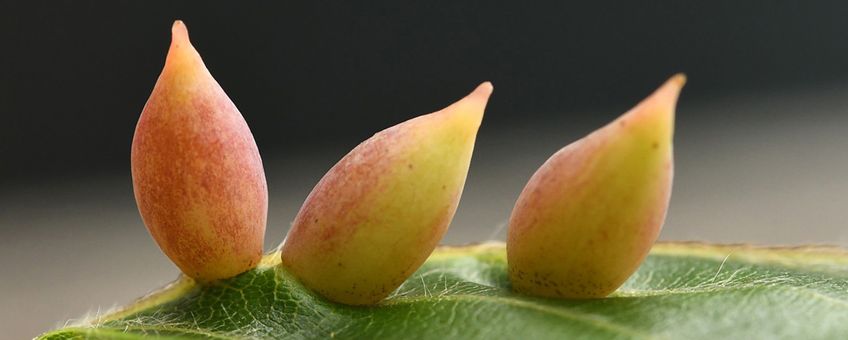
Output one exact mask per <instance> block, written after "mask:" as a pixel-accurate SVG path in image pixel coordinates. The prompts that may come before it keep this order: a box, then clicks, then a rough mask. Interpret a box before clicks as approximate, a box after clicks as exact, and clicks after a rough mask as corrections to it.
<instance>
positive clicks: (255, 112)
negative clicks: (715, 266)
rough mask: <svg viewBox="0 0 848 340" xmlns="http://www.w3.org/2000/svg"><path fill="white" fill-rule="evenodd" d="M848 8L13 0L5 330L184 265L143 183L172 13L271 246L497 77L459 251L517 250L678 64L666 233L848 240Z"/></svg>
mask: <svg viewBox="0 0 848 340" xmlns="http://www.w3.org/2000/svg"><path fill="white" fill-rule="evenodd" d="M846 18H848V3H845V2H839V1H815V2H803V1H651V2H641V3H637V2H627V1H617V2H597V1H594V2H593V1H582V2H574V1H538V2H519V1H511V2H496V1H475V2H471V1H426V2H425V1H420V2H414V3H413V2H398V1H369V2H362V3H361V4H353V3H351V2H344V1H334V2H319V1H275V2H271V1H265V2H253V1H250V2H248V1H245V2H233V1H231V2H214V1H197V2H188V1H159V0H152V1H98V2H95V1H82V0H76V1H17V2H12V1H8V0H0V117H2V120H0V332H2V334H3V335H1V336H0V337H8V338H11V339H18V338H30V337H32V336H35V335H36V334H38V333H40V332H43V331H45V330H48V329H50V328H53V327H58V326H61V325H63V324H65V322H66V321H67V322H69V323H73V322H75V320H78V319H76V318H79V317H81V316H83V315H85V314H86V312H87V311H88V312H89V314H90V315H97V314H99V313H102V312H104V311H106V310H108V309H109V308H110V307H111V306H113V305H116V304H117V305H121V304H125V303H128V302H130V301H132V299H133V298H135V297H138V296H141V295H143V294H144V293H146V292H148V291H149V290H151V289H153V288H155V287H158V286H160V285H162V284H165V283H167V282H168V281H170V280H172V279H173V278H174V277H176V275H177V274H178V270H177V269H176V268H175V267H174V266H173V265H172V264H171V262H170V261H169V260H168V259H167V258H166V257H165V256H164V255H162V254H161V252H160V251H159V249H158V248H157V246H156V245H155V243H154V242H153V241H152V240H151V239H150V237H149V236H148V235H147V231H146V230H145V228H144V225H143V224H142V222H141V219H140V218H139V216H138V212H137V210H136V206H135V202H134V200H133V194H132V184H131V179H130V170H129V169H130V164H129V151H130V144H131V141H132V135H133V130H134V128H135V123H136V120H137V119H138V115H139V114H140V112H141V109H142V107H143V106H144V103H145V101H146V100H147V97H148V96H149V95H150V91H151V90H152V88H153V85H154V83H155V82H156V79H157V77H158V75H159V72H160V71H161V68H162V66H163V63H164V59H165V55H166V53H167V49H168V45H169V40H170V27H171V24H172V22H173V21H174V20H175V19H182V20H184V21H185V22H186V24H187V26H188V28H189V31H190V36H191V39H192V42H193V43H194V45H195V47H196V48H197V49H198V51H199V52H200V54H201V55H202V56H203V58H204V60H205V62H206V65H207V66H208V68H209V69H210V71H211V72H212V74H213V75H214V76H215V77H216V78H217V80H218V81H219V82H220V83H221V85H222V87H223V88H224V89H225V91H227V93H228V94H229V95H230V97H231V98H232V99H233V101H234V102H235V103H236V105H237V106H238V107H239V108H240V110H241V112H242V114H243V115H244V117H245V118H246V120H247V122H248V124H249V125H250V127H251V130H252V131H253V133H254V136H255V138H256V140H257V143H258V144H259V147H260V151H261V153H262V157H263V161H264V166H265V170H266V175H267V178H268V186H269V193H270V202H269V216H268V227H267V233H266V242H265V244H266V248H267V249H271V248H272V247H274V246H275V245H277V244H278V243H279V242H280V241H281V240H282V239H283V237H284V235H285V233H286V231H287V229H288V226H289V222H290V221H291V219H292V218H293V216H294V215H295V214H296V212H297V210H298V209H299V207H300V204H301V203H302V202H303V199H304V198H305V197H306V195H307V194H308V193H309V191H310V190H311V188H312V186H313V185H314V183H316V182H317V181H318V179H319V178H320V177H321V176H322V175H323V174H324V172H325V171H326V170H327V169H328V168H329V167H330V166H332V164H333V163H335V162H336V161H337V160H338V159H339V158H340V157H342V156H343V155H344V154H345V153H346V152H347V151H348V150H350V149H351V148H352V147H354V146H355V145H356V144H357V143H359V142H360V141H362V140H364V139H366V138H367V137H369V136H370V135H371V134H373V133H375V132H377V131H379V130H381V129H383V128H386V127H388V126H391V125H393V124H396V123H398V122H401V121H404V120H406V119H409V118H412V117H414V116H417V115H420V114H423V113H428V112H432V111H435V110H438V109H441V108H443V107H445V106H447V105H448V104H450V103H451V102H453V101H455V100H457V99H459V98H461V97H462V96H464V95H465V94H466V93H468V92H469V91H471V90H472V89H473V88H474V87H475V86H476V85H477V84H479V83H480V82H482V81H485V80H490V81H492V82H493V83H494V85H495V92H494V95H493V97H492V98H491V101H490V103H489V106H488V108H487V110H486V117H485V119H484V122H483V126H482V127H481V130H480V133H479V136H478V140H477V145H476V147H475V151H474V152H475V154H474V160H473V162H472V166H471V170H470V172H469V177H468V181H467V183H466V187H465V191H464V193H463V199H462V202H461V204H460V207H459V210H458V211H457V215H456V217H455V218H454V221H453V223H452V225H451V228H450V230H449V231H448V233H447V235H446V237H445V239H444V242H445V243H454V244H455V243H465V242H473V241H480V240H486V239H494V240H499V239H500V240H502V239H503V237H504V235H505V230H506V229H505V228H506V220H507V218H508V216H509V213H510V211H511V208H512V205H513V204H514V201H515V198H516V197H517V195H518V193H519V192H520V191H521V189H522V188H523V186H524V184H525V183H526V181H527V178H528V177H529V176H530V175H531V174H532V173H533V171H535V170H536V168H537V167H538V166H539V165H540V164H541V163H542V162H544V160H545V159H546V158H547V157H548V156H550V155H551V154H552V153H553V152H554V151H556V150H557V149H558V148H560V147H562V146H564V145H566V144H568V143H570V142H571V141H574V140H576V139H577V138H580V137H581V136H583V135H585V134H587V133H589V132H590V131H592V130H593V129H596V128H598V127H600V126H602V125H603V124H604V123H605V122H608V121H609V120H611V119H613V118H614V117H616V116H617V115H618V114H620V113H622V112H624V111H625V110H627V109H628V108H630V107H631V106H633V105H634V104H635V103H636V102H638V101H639V100H641V99H642V98H644V97H645V96H647V95H648V94H649V93H650V92H651V91H652V90H653V89H655V88H656V87H657V86H659V84H661V83H662V82H663V81H664V80H665V79H667V78H668V77H669V76H671V75H672V74H674V73H676V72H686V73H687V75H688V77H689V82H688V84H687V86H686V88H685V89H684V91H683V95H682V97H681V101H680V103H679V106H678V110H677V112H678V115H677V118H676V133H675V168H676V172H675V179H674V181H675V182H674V190H673V195H672V201H671V206H670V209H669V215H668V219H667V221H666V224H665V226H664V229H663V232H662V235H661V236H660V239H661V240H666V241H668V240H703V241H709V242H747V243H755V244H769V245H775V244H808V243H828V244H836V245H841V246H848V233H846V232H845V230H848V229H846V222H845V221H846V217H845V216H846V214H845V211H846V207H848V176H846V174H848V68H846V64H848V20H846Z"/></svg>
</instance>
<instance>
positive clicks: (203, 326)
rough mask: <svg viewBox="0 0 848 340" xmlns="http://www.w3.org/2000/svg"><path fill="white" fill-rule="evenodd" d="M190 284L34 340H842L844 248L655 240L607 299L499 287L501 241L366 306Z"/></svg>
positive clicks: (249, 280)
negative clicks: (568, 297)
mask: <svg viewBox="0 0 848 340" xmlns="http://www.w3.org/2000/svg"><path fill="white" fill-rule="evenodd" d="M279 263H280V261H279V254H278V253H273V254H270V255H268V256H266V258H265V259H264V261H263V263H262V264H261V265H260V266H259V267H258V268H257V269H255V270H252V271H250V272H247V273H244V274H242V275H239V276H237V277H235V278H232V279H229V280H225V281H222V282H219V283H215V284H210V285H205V286H200V285H197V284H195V283H194V282H192V281H191V280H190V279H187V278H181V279H179V280H177V281H176V282H174V283H173V284H171V285H169V286H167V287H165V288H163V289H162V290H160V291H158V292H156V293H153V294H151V295H149V296H147V297H145V298H143V299H141V300H139V301H138V302H136V303H134V304H132V305H130V306H127V307H125V308H124V309H122V310H119V311H116V312H113V313H111V314H109V315H105V316H101V317H98V318H95V319H92V320H89V321H87V322H85V323H83V324H80V325H77V326H71V327H67V328H64V329H60V330H56V331H53V332H50V333H47V334H44V335H42V336H41V338H43V339H71V338H92V339H101V338H102V339H137V338H141V337H142V336H145V337H158V338H169V339H170V338H214V339H242V338H293V339H298V338H331V337H336V338H342V339H371V338H403V339H413V338H419V339H447V338H458V339H493V338H513V339H517V338H524V339H563V338H574V337H578V338H591V339H684V338H685V339H699V338H700V339H719V338H728V337H731V338H738V339H742V338H744V339H752V338H766V339H775V338H786V339H801V338H803V339H811V338H821V339H835V338H844V337H845V336H846V334H848V281H846V279H848V254H846V253H845V252H844V251H843V250H840V249H835V248H821V247H818V248H753V247H749V246H744V245H738V246H713V245H704V244H695V243H677V244H658V245H657V246H655V247H654V249H653V251H652V252H651V255H650V256H649V257H648V259H647V260H646V261H645V263H644V264H643V265H642V267H641V268H640V269H639V271H638V272H637V273H636V274H634V275H633V277H631V278H630V280H629V281H627V283H626V284H625V285H624V286H623V287H621V288H620V289H619V290H618V291H617V292H616V293H615V294H613V295H612V296H610V297H608V298H605V299H596V300H571V301H563V300H548V299H538V298H532V297H527V296H521V295H517V294H515V293H513V292H511V291H510V288H509V281H508V280H507V275H506V260H505V250H504V246H503V244H500V243H487V244H482V245H476V246H468V247H443V248H440V249H438V250H437V251H436V252H435V253H433V255H432V256H431V257H430V259H429V260H428V261H427V263H426V264H425V265H424V266H423V267H422V268H421V269H420V270H419V271H418V272H417V273H416V274H415V275H413V276H412V277H411V278H410V279H409V280H408V281H407V282H406V283H404V285H403V286H401V287H400V288H399V289H398V291H397V292H396V293H395V294H393V295H392V296H391V297H390V298H389V299H387V300H386V301H384V302H383V303H381V304H380V305H378V306H374V307H350V306H344V305H339V304H334V303H331V302H328V301H326V300H324V299H322V298H320V297H318V296H316V295H315V294H313V293H311V292H310V291H309V290H307V289H305V288H304V287H303V286H301V285H300V284H299V283H298V282H297V280H296V279H295V278H294V277H292V276H291V275H290V274H288V273H287V272H286V271H285V269H283V268H282V267H281V266H279Z"/></svg>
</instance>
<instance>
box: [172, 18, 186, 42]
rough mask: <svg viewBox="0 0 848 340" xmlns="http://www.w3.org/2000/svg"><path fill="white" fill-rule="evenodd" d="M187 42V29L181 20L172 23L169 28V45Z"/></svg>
mask: <svg viewBox="0 0 848 340" xmlns="http://www.w3.org/2000/svg"><path fill="white" fill-rule="evenodd" d="M183 41H188V29H187V28H186V25H185V24H184V23H183V21H182V20H177V21H174V24H173V25H172V26H171V44H179V43H180V42H183Z"/></svg>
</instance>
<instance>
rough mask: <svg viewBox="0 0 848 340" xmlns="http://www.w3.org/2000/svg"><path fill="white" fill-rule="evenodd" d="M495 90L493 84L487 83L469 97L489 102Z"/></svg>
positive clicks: (478, 87)
mask: <svg viewBox="0 0 848 340" xmlns="http://www.w3.org/2000/svg"><path fill="white" fill-rule="evenodd" d="M494 90H495V87H494V86H492V82H490V81H486V82H483V83H482V84H480V85H478V86H477V88H476V89H474V91H472V92H471V94H469V95H468V97H470V98H477V99H480V100H484V101H486V100H489V96H491V95H492V91H494Z"/></svg>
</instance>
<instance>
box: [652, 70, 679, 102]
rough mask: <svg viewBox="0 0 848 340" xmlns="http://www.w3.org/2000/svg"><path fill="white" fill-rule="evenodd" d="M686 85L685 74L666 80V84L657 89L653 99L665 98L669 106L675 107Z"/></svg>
mask: <svg viewBox="0 0 848 340" xmlns="http://www.w3.org/2000/svg"><path fill="white" fill-rule="evenodd" d="M685 85H686V75H685V74H683V73H678V74H675V75H673V76H672V77H671V78H669V79H668V80H666V82H665V83H664V84H663V85H662V86H660V88H659V89H657V91H656V92H654V95H652V96H651V97H665V98H667V102H668V103H669V104H671V105H675V104H676V103H677V98H678V97H679V96H680V91H681V90H683V86H685Z"/></svg>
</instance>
